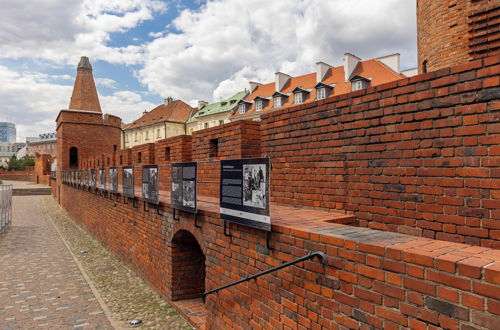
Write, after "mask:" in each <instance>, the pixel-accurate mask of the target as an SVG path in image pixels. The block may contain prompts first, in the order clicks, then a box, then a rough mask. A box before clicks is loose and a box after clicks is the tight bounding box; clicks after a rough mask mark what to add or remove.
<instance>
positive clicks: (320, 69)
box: [316, 62, 332, 83]
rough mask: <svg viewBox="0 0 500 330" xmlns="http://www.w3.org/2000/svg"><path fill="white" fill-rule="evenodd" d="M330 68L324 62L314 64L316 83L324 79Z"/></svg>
mask: <svg viewBox="0 0 500 330" xmlns="http://www.w3.org/2000/svg"><path fill="white" fill-rule="evenodd" d="M331 68H332V66H331V65H329V64H326V63H325V62H318V63H316V83H320V82H322V81H323V79H325V76H326V73H327V72H328V70H330V69H331Z"/></svg>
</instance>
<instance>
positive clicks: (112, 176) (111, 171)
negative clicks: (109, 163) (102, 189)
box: [109, 167, 118, 194]
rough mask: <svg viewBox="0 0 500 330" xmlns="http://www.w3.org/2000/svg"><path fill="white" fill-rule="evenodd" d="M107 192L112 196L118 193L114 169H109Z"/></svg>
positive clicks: (115, 169) (116, 171)
mask: <svg viewBox="0 0 500 330" xmlns="http://www.w3.org/2000/svg"><path fill="white" fill-rule="evenodd" d="M109 191H110V192H111V193H113V194H117V193H118V170H117V168H116V167H110V168H109Z"/></svg>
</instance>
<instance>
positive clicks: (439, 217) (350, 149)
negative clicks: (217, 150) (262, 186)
mask: <svg viewBox="0 0 500 330" xmlns="http://www.w3.org/2000/svg"><path fill="white" fill-rule="evenodd" d="M499 61H500V56H496V57H491V58H488V59H485V60H484V62H483V61H482V60H477V61H473V62H469V63H466V64H463V65H459V66H455V67H452V68H451V69H442V70H439V71H437V72H432V73H428V74H424V75H419V76H415V77H412V78H408V79H402V80H399V81H397V82H391V83H388V84H384V85H381V86H377V87H375V88H368V89H367V90H362V91H358V92H353V93H350V94H347V95H341V96H337V97H332V98H329V99H327V100H323V101H319V102H314V103H311V104H307V105H302V106H296V107H292V108H289V109H286V110H284V111H276V112H273V113H270V114H264V115H263V116H262V123H261V125H262V150H263V154H267V155H269V156H270V157H271V160H272V163H273V171H272V178H271V180H272V183H271V187H272V189H271V196H272V201H274V202H277V203H281V204H290V205H300V206H306V207H314V208H320V209H327V210H339V211H346V212H352V213H354V214H355V216H356V219H357V220H358V222H359V225H360V226H363V227H370V228H376V229H381V230H390V231H396V232H401V233H407V234H412V235H416V236H425V237H429V238H436V239H444V240H450V241H455V242H465V243H468V244H474V245H482V246H491V247H496V248H499V247H500V221H499V219H500V212H499V211H498V210H499V209H500V190H499V187H500V177H499V175H500V172H498V166H499V165H500V149H499V147H498V145H499V142H500V134H499V133H500V126H499V125H500V123H499V120H500V119H499V118H500V111H499V110H500V103H499V102H498V99H499V97H500V88H499V84H500V79H499V74H500V64H499Z"/></svg>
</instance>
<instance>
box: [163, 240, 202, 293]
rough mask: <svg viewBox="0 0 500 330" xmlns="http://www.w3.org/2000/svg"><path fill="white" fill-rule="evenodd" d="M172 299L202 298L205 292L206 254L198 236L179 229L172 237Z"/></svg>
mask: <svg viewBox="0 0 500 330" xmlns="http://www.w3.org/2000/svg"><path fill="white" fill-rule="evenodd" d="M171 251H172V253H171V256H172V263H171V267H172V268H171V269H172V272H171V274H172V300H173V301H176V300H184V299H193V298H200V297H201V296H202V293H203V292H205V254H203V251H202V249H201V247H200V245H199V244H198V241H197V240H196V238H195V237H194V236H193V235H192V234H191V233H190V232H188V231H186V230H179V231H178V232H177V233H176V234H175V235H174V237H173V239H172V249H171Z"/></svg>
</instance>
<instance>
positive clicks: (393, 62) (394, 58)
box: [377, 53, 401, 74]
mask: <svg viewBox="0 0 500 330" xmlns="http://www.w3.org/2000/svg"><path fill="white" fill-rule="evenodd" d="M399 57H400V55H399V53H396V54H391V55H386V56H382V57H378V58H377V60H379V61H380V62H382V63H384V64H385V65H386V66H387V67H388V68H389V69H391V70H392V71H394V72H396V73H398V74H399V73H400V72H401V71H400V69H399Z"/></svg>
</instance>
